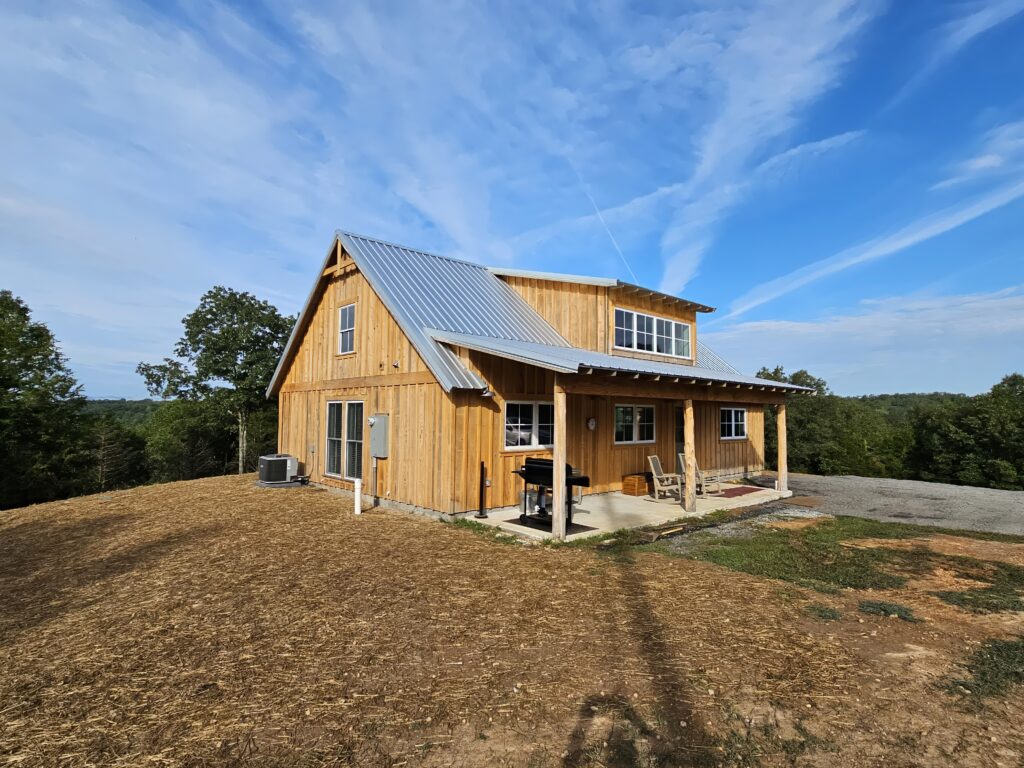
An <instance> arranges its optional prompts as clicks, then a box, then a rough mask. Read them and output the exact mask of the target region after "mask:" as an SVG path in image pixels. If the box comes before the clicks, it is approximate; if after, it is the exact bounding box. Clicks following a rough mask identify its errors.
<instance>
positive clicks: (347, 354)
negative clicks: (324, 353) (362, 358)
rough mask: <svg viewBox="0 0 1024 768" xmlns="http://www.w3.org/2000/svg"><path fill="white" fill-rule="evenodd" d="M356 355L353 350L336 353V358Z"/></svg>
mask: <svg viewBox="0 0 1024 768" xmlns="http://www.w3.org/2000/svg"><path fill="white" fill-rule="evenodd" d="M355 353H356V351H355V350H354V349H353V350H352V351H351V352H335V353H334V356H335V357H352V356H353V355H355Z"/></svg>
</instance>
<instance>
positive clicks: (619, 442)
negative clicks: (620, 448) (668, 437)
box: [612, 403, 658, 445]
mask: <svg viewBox="0 0 1024 768" xmlns="http://www.w3.org/2000/svg"><path fill="white" fill-rule="evenodd" d="M615 408H632V409H633V438H634V439H633V440H616V439H615ZM641 408H652V409H653V410H654V421H653V422H652V423H651V426H652V427H654V437H653V438H651V439H650V440H637V439H635V438H636V436H637V435H638V434H639V433H640V414H639V412H638V411H639V410H640V409H641ZM656 442H658V408H657V406H655V405H652V404H650V403H615V406H614V408H612V443H613V444H614V445H653V444H654V443H656Z"/></svg>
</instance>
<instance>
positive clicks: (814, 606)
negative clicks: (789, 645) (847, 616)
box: [804, 603, 842, 621]
mask: <svg viewBox="0 0 1024 768" xmlns="http://www.w3.org/2000/svg"><path fill="white" fill-rule="evenodd" d="M804 610H805V611H806V612H807V613H808V614H810V615H811V616H813V617H814V618H816V619H820V620H821V621H839V619H841V618H842V614H840V613H839V611H837V610H836V609H835V608H830V607H829V606H827V605H822V604H821V603H811V604H810V605H808V606H807V607H806V608H804Z"/></svg>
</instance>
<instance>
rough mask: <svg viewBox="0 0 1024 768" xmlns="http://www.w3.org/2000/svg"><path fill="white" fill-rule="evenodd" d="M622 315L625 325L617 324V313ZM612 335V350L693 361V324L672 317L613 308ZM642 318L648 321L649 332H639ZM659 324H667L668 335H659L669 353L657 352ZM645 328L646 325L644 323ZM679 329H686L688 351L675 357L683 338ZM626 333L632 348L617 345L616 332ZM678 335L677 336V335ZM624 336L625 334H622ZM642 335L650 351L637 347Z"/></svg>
mask: <svg viewBox="0 0 1024 768" xmlns="http://www.w3.org/2000/svg"><path fill="white" fill-rule="evenodd" d="M620 312H621V313H623V314H624V320H623V322H624V323H625V324H623V325H620V324H619V313H620ZM612 317H613V326H614V328H613V331H614V332H613V333H612V349H621V350H623V351H626V352H639V353H640V354H644V355H657V356H658V357H670V358H672V359H674V360H693V323H689V322H687V321H685V320H678V319H676V318H674V317H665V316H663V315H652V314H650V313H649V312H641V311H640V310H637V309H626V308H625V307H615V309H614V312H613V315H612ZM641 317H643V318H646V319H647V320H649V321H650V326H649V327H650V331H649V332H648V331H647V330H644V331H641V330H640V327H639V326H640V323H639V322H638V321H639V319H640V318H641ZM660 324H667V326H668V330H669V333H670V335H669V336H665V335H664V334H661V335H660V338H662V339H667V340H668V348H669V349H670V350H671V351H670V352H659V351H658V339H659V333H658V327H659V325H660ZM644 325H645V326H647V323H646V322H645V323H644ZM681 328H685V329H686V336H685V341H686V348H687V349H688V350H689V354H688V355H677V354H676V353H675V350H676V347H677V345H678V344H680V343H681V342H682V341H683V340H684V337H683V336H682V335H681V334H679V330H680V329H681ZM619 329H622V330H623V331H626V332H628V335H629V338H630V340H631V341H632V342H633V345H632V346H629V347H627V346H623V345H621V344H619V343H618V339H617V338H616V337H617V336H618V333H617V332H618V330H619ZM677 334H678V335H677ZM624 335H625V334H624ZM641 335H643V336H644V337H645V338H648V339H650V346H651V348H650V349H643V348H641V347H640V345H639V338H640V336H641Z"/></svg>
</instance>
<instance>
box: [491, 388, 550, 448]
mask: <svg viewBox="0 0 1024 768" xmlns="http://www.w3.org/2000/svg"><path fill="white" fill-rule="evenodd" d="M510 405H529V406H532V408H531V421H530V444H529V445H509V444H508V407H509V406H510ZM542 405H549V406H551V419H552V420H551V443H549V444H544V443H542V442H540V423H541V422H540V406H542ZM554 408H555V404H554V401H552V400H506V401H505V402H504V404H503V405H502V407H501V431H502V434H503V437H502V446H503V447H502V450H503V451H550V450H553V449H554V447H555V424H554Z"/></svg>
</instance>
